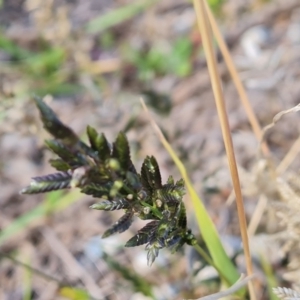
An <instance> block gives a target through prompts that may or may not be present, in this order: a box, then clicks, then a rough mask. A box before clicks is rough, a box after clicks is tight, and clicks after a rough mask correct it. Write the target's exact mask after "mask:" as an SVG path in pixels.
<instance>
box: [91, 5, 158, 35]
mask: <svg viewBox="0 0 300 300" xmlns="http://www.w3.org/2000/svg"><path fill="white" fill-rule="evenodd" d="M155 2H157V0H145V1H135V2H133V3H130V4H128V5H125V6H122V7H120V8H117V9H114V10H111V11H109V12H108V13H106V14H105V15H103V16H99V17H97V18H95V19H93V20H92V21H90V22H89V23H88V24H87V31H88V32H89V33H98V32H101V31H104V30H106V29H108V28H110V27H112V26H115V25H118V24H120V23H122V22H124V21H127V20H129V19H131V18H133V17H134V16H135V15H137V14H139V13H140V12H142V11H143V10H146V9H147V8H148V7H149V6H151V5H153V4H155Z"/></svg>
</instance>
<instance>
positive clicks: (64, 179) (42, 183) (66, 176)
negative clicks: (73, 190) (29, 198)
mask: <svg viewBox="0 0 300 300" xmlns="http://www.w3.org/2000/svg"><path fill="white" fill-rule="evenodd" d="M71 179H72V175H71V174H70V173H69V172H61V173H54V174H50V175H46V176H41V177H34V178H32V181H31V183H30V185H29V186H28V187H26V188H24V189H23V190H22V191H21V193H22V194H37V193H45V192H50V191H56V190H61V189H65V188H69V187H70V182H71Z"/></svg>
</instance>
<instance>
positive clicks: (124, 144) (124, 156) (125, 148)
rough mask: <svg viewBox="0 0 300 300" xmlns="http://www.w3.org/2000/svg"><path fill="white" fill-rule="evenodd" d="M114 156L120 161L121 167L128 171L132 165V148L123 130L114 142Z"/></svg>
mask: <svg viewBox="0 0 300 300" xmlns="http://www.w3.org/2000/svg"><path fill="white" fill-rule="evenodd" d="M112 157H114V158H116V159H117V160H118V162H119V163H120V166H121V169H122V170H123V171H127V170H128V168H129V166H130V165H131V159H130V150H129V145H128V140H127V138H126V135H125V134H124V133H123V132H120V133H119V134H118V136H117V139H116V141H115V142H114V143H113V151H112Z"/></svg>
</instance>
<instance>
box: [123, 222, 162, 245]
mask: <svg viewBox="0 0 300 300" xmlns="http://www.w3.org/2000/svg"><path fill="white" fill-rule="evenodd" d="M158 225H159V221H158V220H154V221H151V222H149V223H148V224H147V225H146V226H144V227H143V228H142V229H140V230H139V231H138V233H137V234H136V235H135V236H133V237H132V238H131V239H130V240H128V241H127V243H126V244H125V247H135V246H140V245H143V244H146V243H148V242H149V238H150V237H151V236H152V235H153V233H154V232H155V231H156V229H157V227H158Z"/></svg>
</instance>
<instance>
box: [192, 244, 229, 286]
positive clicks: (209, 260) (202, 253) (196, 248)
mask: <svg viewBox="0 0 300 300" xmlns="http://www.w3.org/2000/svg"><path fill="white" fill-rule="evenodd" d="M195 241H196V240H195ZM192 246H193V247H194V249H195V250H196V251H197V252H198V253H199V254H200V256H201V257H202V258H203V259H204V260H205V261H206V262H207V263H208V264H209V265H211V266H212V267H214V268H215V269H216V270H217V272H218V273H219V275H220V277H221V278H222V280H223V281H225V282H226V284H228V285H230V282H228V280H227V279H226V276H224V275H223V273H222V270H221V269H220V268H219V267H218V266H217V265H216V264H215V263H214V262H213V260H212V259H211V258H210V256H209V255H208V254H207V253H206V252H205V251H204V249H203V248H202V247H201V246H200V245H199V244H198V242H197V241H196V242H195V243H192Z"/></svg>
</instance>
